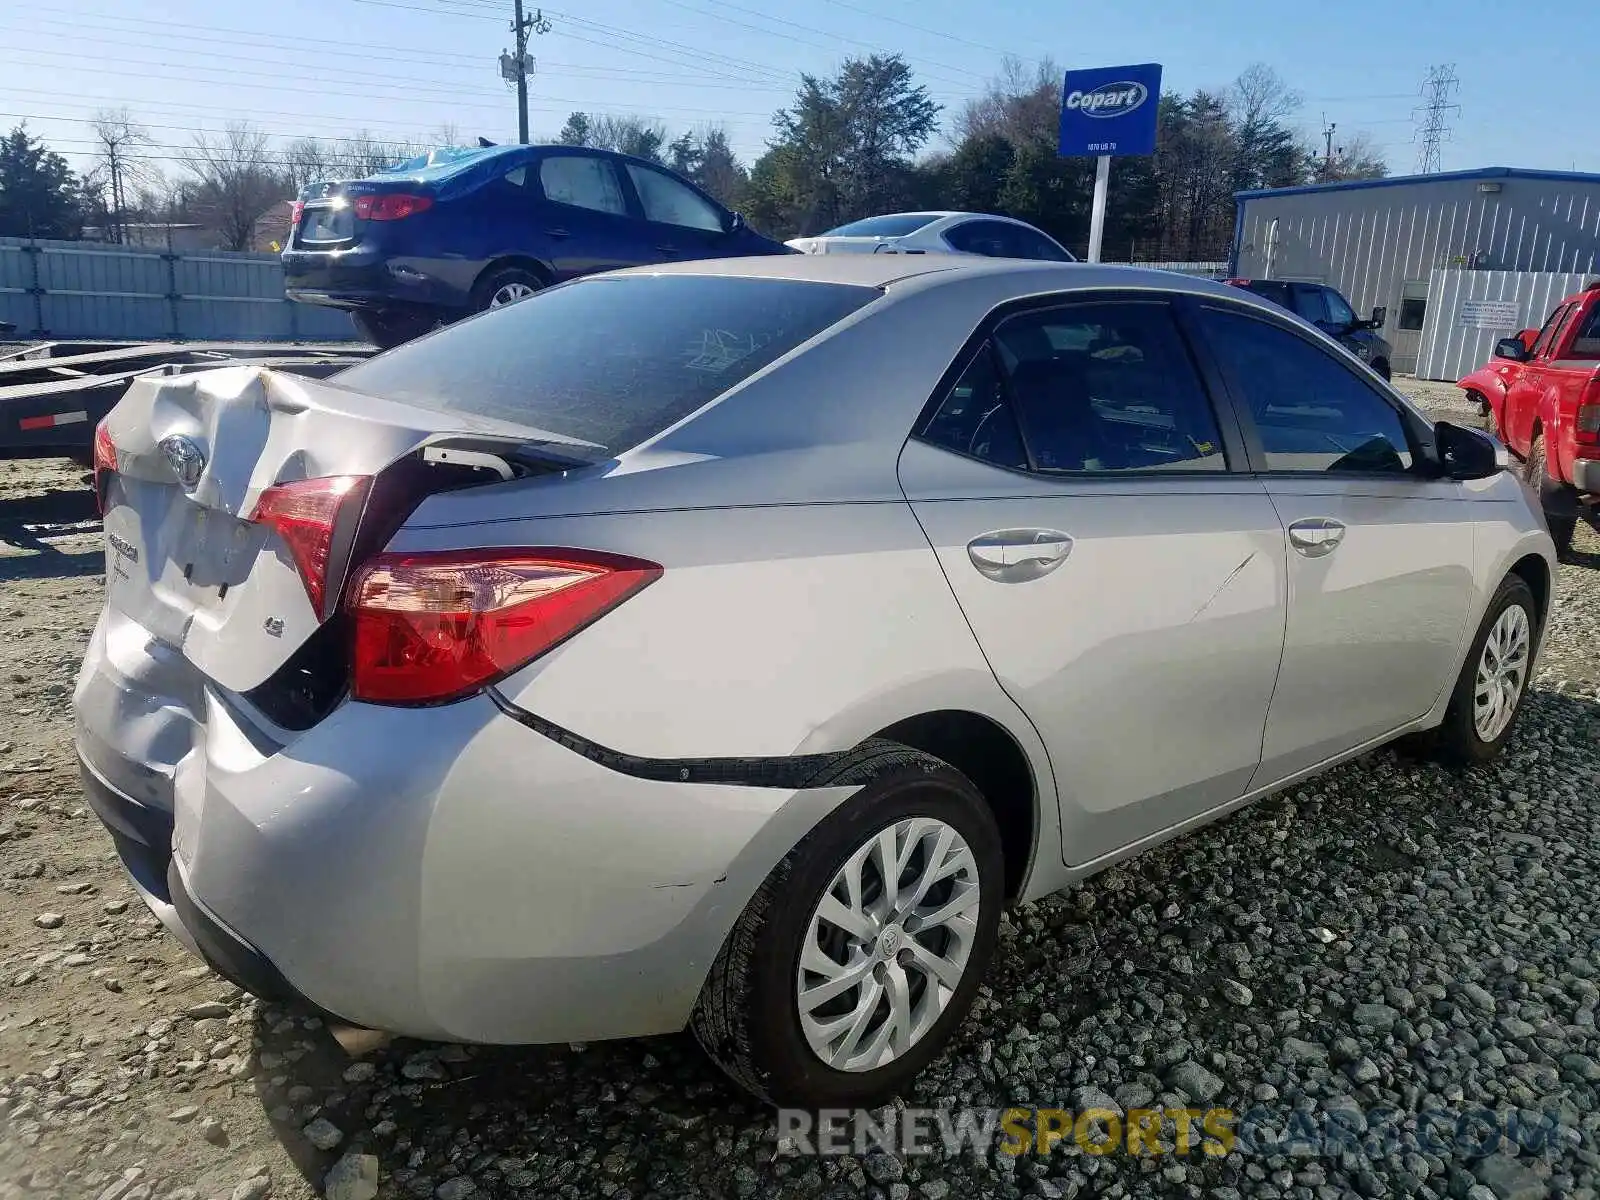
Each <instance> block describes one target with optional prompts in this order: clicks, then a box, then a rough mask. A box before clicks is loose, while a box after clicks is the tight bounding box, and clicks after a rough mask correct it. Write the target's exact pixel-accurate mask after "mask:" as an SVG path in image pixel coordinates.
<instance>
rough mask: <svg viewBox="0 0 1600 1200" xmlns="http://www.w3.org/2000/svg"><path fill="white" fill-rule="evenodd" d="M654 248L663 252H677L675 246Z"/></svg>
mask: <svg viewBox="0 0 1600 1200" xmlns="http://www.w3.org/2000/svg"><path fill="white" fill-rule="evenodd" d="M656 249H657V250H659V251H661V253H663V254H676V253H677V252H678V248H677V247H676V246H657V247H656Z"/></svg>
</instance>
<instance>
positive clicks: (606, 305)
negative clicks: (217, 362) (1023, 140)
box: [331, 275, 880, 460]
mask: <svg viewBox="0 0 1600 1200" xmlns="http://www.w3.org/2000/svg"><path fill="white" fill-rule="evenodd" d="M879 294H880V293H879V292H878V290H877V289H876V288H865V287H855V286H846V285H843V284H832V283H812V282H805V281H801V280H791V279H751V278H737V277H730V276H716V275H655V276H652V275H626V276H621V277H613V278H599V279H588V280H583V281H580V282H578V283H572V284H567V285H565V286H562V287H556V288H551V289H550V290H548V291H544V292H540V293H538V294H537V295H534V296H531V297H529V298H528V299H526V300H522V301H519V302H518V303H516V304H511V305H507V306H506V307H504V308H498V309H493V310H491V311H490V312H487V313H484V314H483V315H481V316H479V317H475V318H473V319H472V320H469V321H463V322H462V323H461V324H459V325H452V326H451V327H450V328H448V329H444V330H441V331H440V332H438V333H436V334H434V335H432V336H430V337H425V338H421V339H419V340H417V341H415V342H409V343H407V344H406V345H404V346H401V347H399V348H398V349H395V350H391V351H390V352H389V353H387V354H381V355H379V356H378V357H377V358H374V359H371V360H369V361H367V362H365V363H362V364H360V365H359V366H356V367H352V368H351V369H350V370H348V371H345V372H343V373H341V374H340V375H338V376H335V377H334V379H333V380H332V381H331V382H334V383H336V384H338V385H339V386H340V387H345V388H349V389H350V390H352V391H357V392H364V393H366V394H368V395H373V396H383V397H386V398H388V399H391V400H399V401H403V402H405V403H408V404H415V405H418V406H419V407H422V408H428V409H434V410H437V411H444V412H459V413H462V414H463V415H465V416H482V417H492V418H495V419H498V420H502V421H511V422H514V423H516V424H519V425H526V426H528V427H529V428H530V429H532V430H537V431H544V432H548V433H554V434H558V435H560V436H561V437H566V438H578V439H580V440H582V441H586V442H592V443H594V444H595V450H594V451H593V453H592V457H593V458H595V459H596V460H599V459H603V458H606V457H608V456H610V455H615V454H620V453H621V452H623V451H624V450H628V449H631V448H632V447H634V446H637V445H638V444H639V443H640V442H642V441H644V440H646V439H647V438H651V437H654V436H655V435H656V434H658V433H660V432H661V431H662V430H663V429H666V428H667V427H668V426H669V425H672V424H675V423H676V422H677V421H679V420H681V419H682V418H684V417H686V416H688V415H689V414H690V413H692V412H694V411H695V410H696V409H698V408H700V407H701V406H703V405H705V404H707V403H709V402H710V401H712V400H714V399H716V397H718V396H720V395H721V394H722V393H723V392H726V391H727V390H728V389H730V388H732V387H734V386H735V385H736V384H739V383H741V382H743V381H744V380H745V379H748V378H749V377H750V376H751V375H753V374H755V373H756V372H757V371H759V370H761V369H762V368H763V367H765V366H767V365H768V364H769V363H771V362H773V361H775V360H776V359H778V358H781V357H782V356H783V355H785V354H787V353H788V352H789V351H790V350H793V349H794V348H795V347H796V346H798V345H800V344H801V343H802V342H804V341H806V340H808V339H809V338H811V337H813V336H815V335H816V334H818V333H821V332H822V331H823V330H825V329H827V328H828V327H829V326H830V325H833V324H835V323H836V322H838V321H841V320H843V319H844V318H845V317H846V316H848V315H849V314H850V313H852V312H855V311H856V310H857V309H858V308H860V307H861V306H862V305H864V304H867V303H869V302H870V301H872V300H873V299H875V298H876V297H877V296H878V295H879Z"/></svg>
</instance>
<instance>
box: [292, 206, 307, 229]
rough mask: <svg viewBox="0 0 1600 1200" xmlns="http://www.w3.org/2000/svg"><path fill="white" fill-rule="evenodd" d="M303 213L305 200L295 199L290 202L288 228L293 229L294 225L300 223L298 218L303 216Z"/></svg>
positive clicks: (304, 212)
mask: <svg viewBox="0 0 1600 1200" xmlns="http://www.w3.org/2000/svg"><path fill="white" fill-rule="evenodd" d="M305 214H306V202H305V201H304V200H296V201H295V202H294V203H293V204H291V205H290V206H289V228H290V229H293V228H294V227H295V226H296V225H298V224H300V218H301V217H303V216H305Z"/></svg>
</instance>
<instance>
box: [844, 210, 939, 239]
mask: <svg viewBox="0 0 1600 1200" xmlns="http://www.w3.org/2000/svg"><path fill="white" fill-rule="evenodd" d="M938 219H939V214H938V213H893V214H891V215H889V216H887V217H868V218H867V219H866V220H864V221H852V222H850V224H848V225H841V226H839V228H837V229H830V230H828V232H827V233H825V234H823V235H822V236H823V237H904V236H905V235H906V234H908V233H915V232H916V231H917V230H919V229H921V228H922V227H923V226H924V225H932V224H933V223H934V222H935V221H937V220H938Z"/></svg>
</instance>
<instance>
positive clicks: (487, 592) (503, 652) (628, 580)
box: [347, 549, 661, 704]
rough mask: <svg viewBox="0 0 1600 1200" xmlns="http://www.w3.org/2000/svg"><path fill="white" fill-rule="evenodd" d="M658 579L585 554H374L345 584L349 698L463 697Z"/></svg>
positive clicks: (656, 573)
mask: <svg viewBox="0 0 1600 1200" xmlns="http://www.w3.org/2000/svg"><path fill="white" fill-rule="evenodd" d="M660 576H661V568H660V567H659V566H657V565H656V564H655V563H651V562H645V561H643V560H642V559H637V558H625V557H623V556H622V555H617V554H603V553H599V552H597V551H592V550H546V549H516V550H508V549H497V550H469V551H455V550H451V551H435V552H429V553H418V554H384V555H379V556H378V557H377V558H375V559H373V560H372V561H371V562H370V563H368V564H367V565H366V566H364V567H363V568H362V569H361V571H360V572H359V573H358V574H357V576H356V577H355V579H354V580H353V581H352V583H351V585H350V591H349V599H348V602H347V603H348V607H349V611H350V613H351V616H352V618H353V623H354V627H355V630H354V634H355V636H354V644H355V649H354V658H353V662H352V666H351V672H350V694H351V695H352V696H353V697H354V698H355V699H357V700H366V701H370V702H373V703H378V704H428V703H436V702H438V701H442V700H453V699H456V698H458V697H460V696H465V695H467V694H469V693H471V692H475V691H477V690H478V689H480V688H482V687H484V686H486V685H487V684H490V683H493V682H494V681H495V680H497V679H500V678H502V677H504V676H505V675H508V674H510V673H511V672H512V671H515V670H516V669H517V668H518V667H521V666H523V665H524V664H526V663H528V662H529V661H531V660H532V659H535V658H537V657H538V656H539V655H541V654H543V653H544V652H545V651H547V650H549V649H551V648H552V647H553V646H555V645H556V644H557V643H559V642H561V641H563V640H564V639H566V638H568V637H570V636H571V635H572V634H574V633H576V632H577V631H578V630H580V629H582V628H583V627H584V626H586V625H588V624H589V623H590V622H591V621H594V620H595V619H597V618H598V617H600V616H602V615H604V614H605V613H607V612H609V611H611V610H612V609H613V608H615V607H616V606H617V605H619V604H621V603H622V602H623V601H624V600H626V599H628V597H630V596H632V595H634V594H635V593H636V592H638V591H639V590H640V589H641V588H643V587H646V586H647V585H649V584H650V583H652V582H654V581H655V580H656V579H658V578H660Z"/></svg>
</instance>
